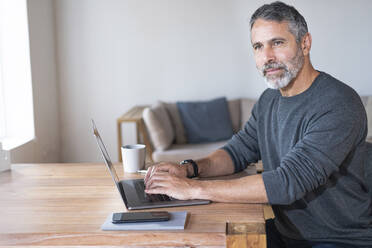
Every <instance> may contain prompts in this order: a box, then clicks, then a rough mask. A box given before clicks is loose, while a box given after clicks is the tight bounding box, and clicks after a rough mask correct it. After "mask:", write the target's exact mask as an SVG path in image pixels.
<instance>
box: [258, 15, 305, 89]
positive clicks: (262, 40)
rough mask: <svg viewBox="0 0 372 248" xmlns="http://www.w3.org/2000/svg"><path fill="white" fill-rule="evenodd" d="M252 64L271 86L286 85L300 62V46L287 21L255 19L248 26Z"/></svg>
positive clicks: (292, 77) (275, 87) (301, 63)
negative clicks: (251, 24) (252, 52)
mask: <svg viewBox="0 0 372 248" xmlns="http://www.w3.org/2000/svg"><path fill="white" fill-rule="evenodd" d="M251 34H252V35H251V38H252V46H253V50H254V57H255V60H256V67H257V69H258V70H259V71H260V73H261V74H262V76H263V77H264V79H265V81H266V83H267V84H268V86H269V87H270V88H272V89H281V88H284V87H286V86H287V85H288V84H289V83H290V82H291V81H292V80H293V79H294V78H296V76H297V74H298V72H299V71H300V70H301V68H302V66H303V64H304V55H303V53H302V49H301V47H300V46H299V44H297V42H296V38H295V36H294V35H293V34H292V33H291V32H289V29H288V23H287V22H280V23H279V22H275V21H265V20H263V19H258V20H256V22H255V24H254V25H253V27H252V30H251Z"/></svg>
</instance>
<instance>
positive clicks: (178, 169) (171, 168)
mask: <svg viewBox="0 0 372 248" xmlns="http://www.w3.org/2000/svg"><path fill="white" fill-rule="evenodd" d="M158 172H167V173H169V174H171V175H175V176H178V177H187V169H186V167H185V166H180V165H179V164H176V163H171V162H161V163H159V164H155V165H153V166H151V167H149V168H148V170H147V173H146V176H145V179H144V181H145V185H146V187H148V182H149V181H150V180H151V178H152V176H153V175H155V174H156V173H158Z"/></svg>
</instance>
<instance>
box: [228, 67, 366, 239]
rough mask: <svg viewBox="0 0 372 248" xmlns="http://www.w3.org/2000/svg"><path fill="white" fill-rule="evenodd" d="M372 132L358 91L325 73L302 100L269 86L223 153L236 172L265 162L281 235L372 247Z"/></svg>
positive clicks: (265, 175)
mask: <svg viewBox="0 0 372 248" xmlns="http://www.w3.org/2000/svg"><path fill="white" fill-rule="evenodd" d="M366 134H367V117H366V113H365V109H364V107H363V104H362V102H361V100H360V97H359V96H358V94H357V93H356V92H355V91H354V90H353V89H351V88H350V87H349V86H347V85H346V84H344V83H342V82H340V81H338V80H337V79H335V78H333V77H332V76H330V75H328V74H326V73H324V72H321V73H320V74H319V76H318V77H317V78H316V79H315V80H314V82H313V84H312V85H311V86H310V88H309V89H307V90H306V91H305V92H303V93H301V94H299V95H295V96H292V97H283V96H281V94H280V92H279V90H272V89H267V90H266V91H265V92H264V93H263V94H262V95H261V97H260V98H259V100H258V101H257V103H256V104H255V106H254V108H253V110H252V116H251V118H250V119H249V121H248V122H247V123H246V124H245V127H244V128H243V129H242V130H241V131H240V132H238V133H237V134H236V135H234V136H233V138H232V139H231V140H230V141H229V142H228V143H227V144H226V145H225V146H224V147H223V149H224V150H226V151H227V152H228V153H229V154H230V156H231V158H232V160H233V161H234V165H235V172H239V171H241V170H243V169H245V168H246V166H247V165H248V164H249V163H254V162H257V161H258V160H262V163H263V167H264V172H263V173H262V177H263V181H264V184H265V188H266V192H267V196H268V199H269V203H270V204H271V205H272V207H273V211H274V213H275V217H276V220H275V224H276V227H277V228H278V230H279V231H280V232H281V233H282V234H283V235H285V236H287V237H289V238H293V239H306V240H312V241H323V242H327V241H329V242H344V243H350V244H353V245H372V205H371V198H370V196H369V194H368V188H367V186H366V182H365V178H364V164H365V158H366V146H365V138H366ZM247 187H249V185H247Z"/></svg>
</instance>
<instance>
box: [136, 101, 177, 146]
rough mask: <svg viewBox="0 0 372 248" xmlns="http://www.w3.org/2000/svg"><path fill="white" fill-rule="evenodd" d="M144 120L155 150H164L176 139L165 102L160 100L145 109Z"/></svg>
mask: <svg viewBox="0 0 372 248" xmlns="http://www.w3.org/2000/svg"><path fill="white" fill-rule="evenodd" d="M143 120H144V122H145V124H146V127H147V129H148V131H149V132H148V133H149V135H150V139H151V142H152V144H153V146H154V148H155V150H160V151H164V150H165V149H167V148H168V147H169V146H170V145H171V144H172V143H173V140H174V137H175V135H174V130H173V128H172V123H171V120H170V118H169V116H168V113H167V110H166V109H165V106H164V104H162V103H160V102H158V103H156V104H155V105H154V106H152V107H151V108H145V109H144V110H143Z"/></svg>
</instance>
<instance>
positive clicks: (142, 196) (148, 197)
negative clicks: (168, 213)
mask: <svg viewBox="0 0 372 248" xmlns="http://www.w3.org/2000/svg"><path fill="white" fill-rule="evenodd" d="M92 124H93V133H94V136H95V137H96V139H97V144H98V147H99V149H100V151H101V154H102V157H103V160H104V161H105V164H106V166H107V168H108V170H109V172H110V174H111V177H112V179H113V180H114V183H115V185H116V188H117V189H118V191H119V194H120V196H121V198H122V199H123V202H124V204H125V206H126V207H127V209H129V210H135V209H149V208H163V207H179V206H191V205H201V204H208V203H210V201H208V200H177V199H174V198H171V197H169V196H167V195H160V194H146V193H145V184H144V181H143V179H127V180H119V177H118V175H117V173H116V170H115V168H114V166H113V164H112V163H111V159H110V156H109V154H108V152H107V150H106V147H105V145H104V144H103V141H102V139H101V136H100V135H99V133H98V130H97V127H96V125H95V123H94V121H93V120H92Z"/></svg>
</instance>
